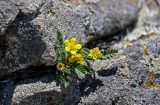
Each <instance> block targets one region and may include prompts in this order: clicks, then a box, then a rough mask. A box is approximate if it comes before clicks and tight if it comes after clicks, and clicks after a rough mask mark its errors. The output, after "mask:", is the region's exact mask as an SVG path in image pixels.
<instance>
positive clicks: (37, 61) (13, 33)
mask: <svg viewBox="0 0 160 105" xmlns="http://www.w3.org/2000/svg"><path fill="white" fill-rule="evenodd" d="M36 12H37V13H35V11H30V12H29V13H28V12H27V13H25V12H23V10H22V11H21V13H20V14H19V16H18V17H17V21H16V22H15V23H14V24H13V25H12V28H11V29H10V32H9V33H8V38H7V41H8V42H7V43H8V48H7V50H6V51H5V52H6V53H5V57H4V58H3V60H2V64H4V65H3V69H2V70H1V72H2V73H1V75H4V74H7V73H10V72H14V71H17V70H20V69H24V68H27V67H29V66H31V65H34V66H36V65H41V64H45V65H48V66H49V65H54V64H55V50H54V48H55V35H56V32H57V30H61V32H62V33H63V35H64V37H65V38H71V37H76V38H77V39H78V40H79V42H82V43H86V39H85V34H84V27H82V26H83V24H82V23H81V19H80V18H79V17H78V15H76V14H74V13H73V12H72V11H71V10H70V9H69V8H67V7H65V6H64V5H62V4H61V3H60V2H59V1H57V3H56V1H54V2H46V3H45V4H44V5H43V6H42V7H41V8H39V9H38V10H37V11H36ZM39 13H40V14H39Z"/></svg>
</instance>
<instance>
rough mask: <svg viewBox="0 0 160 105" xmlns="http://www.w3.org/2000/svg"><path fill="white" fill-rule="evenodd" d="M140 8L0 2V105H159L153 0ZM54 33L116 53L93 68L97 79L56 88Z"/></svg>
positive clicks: (122, 3) (110, 0) (159, 41)
mask: <svg viewBox="0 0 160 105" xmlns="http://www.w3.org/2000/svg"><path fill="white" fill-rule="evenodd" d="M142 1H143V0H142ZM141 3H142V2H141V0H119V1H117V0H85V1H83V0H63V1H61V0H1V1H0V105H135V104H136V105H159V103H160V99H159V96H160V91H159V89H160V88H159V85H160V84H159V83H160V76H159V73H160V68H159V67H160V65H159V64H160V35H159V34H160V31H159V15H158V14H159V11H160V10H159V6H158V3H159V0H154V1H152V0H147V1H145V3H144V4H143V5H142V4H141ZM141 6H142V8H141V9H139V8H140V7H141ZM138 10H139V11H138ZM144 10H146V11H144ZM8 11H9V12H8ZM148 12H150V13H151V14H152V15H150V14H149V13H148ZM136 20H137V24H136V26H135V27H134V29H133V31H131V32H129V33H128V31H130V29H129V28H127V27H132V26H134V25H135V24H134V23H135V22H136ZM141 27H142V28H141ZM148 27H149V31H148V30H147V29H148ZM125 29H126V30H127V32H124V30H125ZM57 30H60V31H62V33H63V35H64V38H71V37H76V38H77V39H78V41H79V42H81V43H82V44H84V45H86V44H87V46H89V47H94V46H99V47H100V48H102V49H103V48H108V47H111V48H116V49H118V50H119V53H118V54H117V55H116V56H115V57H114V58H112V59H109V60H103V61H99V60H98V61H96V62H94V63H93V64H92V67H93V68H94V69H95V70H96V71H97V73H96V77H95V78H90V77H86V78H83V79H82V80H80V84H76V83H75V82H76V79H73V81H72V84H71V86H70V87H69V88H67V89H66V90H63V89H62V90H61V89H60V81H59V77H58V76H57V74H56V72H55V70H56V68H55V66H54V65H55V52H54V48H55V33H56V31H57ZM119 31H123V33H121V34H126V36H125V37H124V35H120V34H116V33H117V32H119ZM113 35H116V36H114V37H113ZM103 36H105V37H103ZM101 37H102V38H101ZM99 38H100V39H99ZM114 38H116V41H115V39H114ZM93 39H96V40H93ZM117 40H118V42H117ZM90 45H91V46H90ZM111 45H112V46H111ZM153 65H154V67H153ZM151 73H152V74H151ZM149 77H153V78H151V80H150V82H147V81H149V79H148V78H149ZM154 84H157V85H158V86H154Z"/></svg>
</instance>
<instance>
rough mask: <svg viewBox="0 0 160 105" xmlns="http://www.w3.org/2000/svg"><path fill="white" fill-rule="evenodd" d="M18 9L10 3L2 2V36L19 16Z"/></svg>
mask: <svg viewBox="0 0 160 105" xmlns="http://www.w3.org/2000/svg"><path fill="white" fill-rule="evenodd" d="M18 13H19V10H18V8H17V7H16V6H15V5H14V4H13V3H12V2H9V1H6V0H1V1H0V35H2V34H4V33H5V32H6V31H7V29H8V27H9V26H10V25H11V24H12V22H13V21H14V20H15V18H16V16H17V15H18Z"/></svg>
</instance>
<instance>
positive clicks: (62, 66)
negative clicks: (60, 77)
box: [57, 63, 65, 71]
mask: <svg viewBox="0 0 160 105" xmlns="http://www.w3.org/2000/svg"><path fill="white" fill-rule="evenodd" d="M64 68H65V65H64V64H63V63H58V64H57V69H58V70H61V71H62V70H63V69H64Z"/></svg>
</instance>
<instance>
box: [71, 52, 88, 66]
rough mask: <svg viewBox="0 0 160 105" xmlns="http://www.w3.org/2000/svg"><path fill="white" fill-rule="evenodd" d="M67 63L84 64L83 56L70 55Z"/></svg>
mask: <svg viewBox="0 0 160 105" xmlns="http://www.w3.org/2000/svg"><path fill="white" fill-rule="evenodd" d="M68 60H69V62H70V63H73V62H77V63H80V64H82V63H84V62H85V60H84V56H83V55H82V54H75V55H72V56H71V57H69V59H68Z"/></svg>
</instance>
